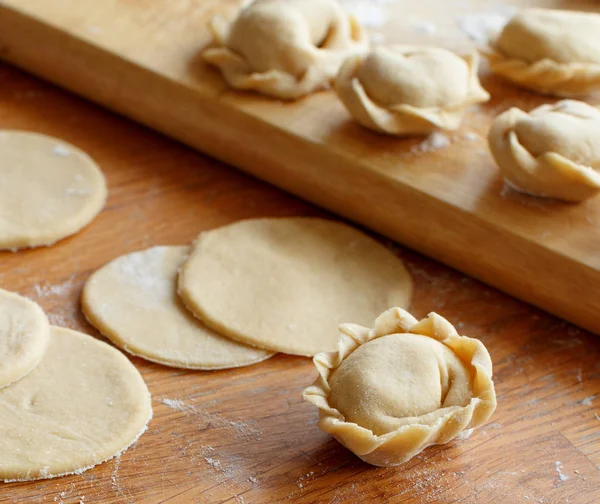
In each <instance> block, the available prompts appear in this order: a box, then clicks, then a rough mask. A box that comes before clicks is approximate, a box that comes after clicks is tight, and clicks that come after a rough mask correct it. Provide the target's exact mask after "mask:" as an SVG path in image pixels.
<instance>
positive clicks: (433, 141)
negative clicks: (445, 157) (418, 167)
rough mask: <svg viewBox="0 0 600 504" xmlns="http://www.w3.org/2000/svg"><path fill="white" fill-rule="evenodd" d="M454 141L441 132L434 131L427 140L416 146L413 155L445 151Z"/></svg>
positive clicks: (412, 150)
mask: <svg viewBox="0 0 600 504" xmlns="http://www.w3.org/2000/svg"><path fill="white" fill-rule="evenodd" d="M451 143H452V141H451V140H450V137H449V136H448V135H446V134H445V133H442V132H441V131H434V132H433V133H432V134H431V135H429V136H428V137H427V138H426V139H425V140H423V141H422V142H421V143H420V144H419V145H416V146H414V147H413V148H412V149H411V152H413V153H419V152H432V151H436V150H440V149H445V148H446V147H448V146H449V145H450V144H451Z"/></svg>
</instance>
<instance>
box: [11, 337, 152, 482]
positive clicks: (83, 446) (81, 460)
mask: <svg viewBox="0 0 600 504" xmlns="http://www.w3.org/2000/svg"><path fill="white" fill-rule="evenodd" d="M151 416H152V407H151V400H150V393H149V392H148V388H147V387H146V384H145V383H144V380H143V379H142V377H141V375H140V373H139V372H138V371H137V369H136V368H135V366H133V364H131V363H130V362H129V360H128V359H127V358H126V357H125V356H124V355H123V354H122V353H121V352H119V351H118V350H116V349H115V348H113V347H111V346H110V345H108V344H106V343H104V342H102V341H99V340H96V339H94V338H92V337H90V336H87V335H85V334H81V333H78V332H76V331H72V330H70V329H64V328H59V327H51V329H50V343H49V345H48V349H47V351H46V355H45V357H44V358H43V359H42V362H40V364H39V365H38V366H37V367H36V368H35V369H34V370H33V371H32V372H31V373H29V374H28V375H27V376H26V377H25V378H23V379H22V380H19V381H18V382H17V383H14V384H12V385H11V386H9V387H6V388H4V389H2V390H0V453H2V457H0V480H4V481H15V480H16V481H28V480H35V479H45V478H52V477H56V476H62V475H65V474H72V473H77V474H79V473H81V472H83V471H85V470H87V469H90V468H91V467H93V466H95V465H97V464H100V463H102V462H104V461H106V460H108V459H111V458H112V457H114V456H116V455H118V454H120V453H121V452H123V451H124V450H126V449H127V448H128V447H129V446H130V445H132V444H133V443H134V442H135V441H136V440H137V439H138V438H139V436H140V435H141V434H142V433H143V432H144V431H145V430H146V425H147V424H148V421H149V420H150V417H151Z"/></svg>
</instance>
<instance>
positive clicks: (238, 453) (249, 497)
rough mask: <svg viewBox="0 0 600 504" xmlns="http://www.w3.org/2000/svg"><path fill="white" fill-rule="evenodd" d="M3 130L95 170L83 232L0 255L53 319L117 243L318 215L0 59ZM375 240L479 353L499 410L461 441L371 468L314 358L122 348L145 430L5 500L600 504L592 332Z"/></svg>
mask: <svg viewBox="0 0 600 504" xmlns="http://www.w3.org/2000/svg"><path fill="white" fill-rule="evenodd" d="M6 128H14V129H28V130H35V131H39V132H42V133H45V134H49V135H53V136H57V137H59V138H62V139H64V140H66V141H68V142H72V143H73V144H75V145H77V146H79V147H81V148H82V149H84V150H85V151H87V152H88V153H89V154H90V155H92V156H93V157H94V158H95V159H96V160H97V161H98V163H99V164H100V166H101V167H102V168H103V170H104V171H105V173H106V175H107V179H108V184H109V189H110V196H109V200H108V204H107V206H106V208H105V210H104V211H103V212H102V213H101V214H100V216H99V217H98V218H97V219H96V220H95V221H94V222H93V223H92V224H91V225H90V226H89V227H88V228H86V229H85V230H84V231H83V232H81V233H79V234H78V235H76V236H74V237H72V238H69V239H66V240H64V241H62V242H59V243H58V244H57V245H55V246H53V247H51V248H40V249H34V250H28V251H23V252H19V253H15V254H12V253H7V252H4V253H0V287H1V288H5V289H10V290H14V291H18V292H20V293H22V294H25V295H28V296H29V297H31V298H32V299H34V300H36V301H38V302H40V303H41V305H42V306H43V307H44V308H45V309H46V310H47V312H48V314H49V316H50V319H51V320H52V321H53V323H55V324H58V325H65V326H69V327H73V328H75V329H78V330H82V331H84V332H87V333H88V334H92V335H95V336H99V335H98V333H97V332H95V331H94V330H93V328H91V327H90V326H89V325H87V324H86V322H85V321H84V319H83V317H82V316H81V312H80V309H79V295H80V292H81V288H82V285H83V283H84V282H85V280H86V279H87V277H88V276H89V274H90V273H91V272H92V271H94V270H95V269H97V268H98V267H100V266H101V265H102V264H104V263H106V262H107V261H109V260H111V259H113V258H114V257H116V256H118V255H120V254H124V253H127V252H131V251H134V250H137V249H140V248H144V247H148V246H151V245H154V244H180V243H187V242H189V241H190V240H191V239H192V238H194V237H195V235H196V234H197V233H198V232H199V231H202V230H204V229H210V228H213V227H216V226H219V225H222V224H226V223H229V222H232V221H235V220H237V219H241V218H246V217H258V216H284V215H319V214H320V212H319V211H318V210H317V209H315V208H313V207H310V206H308V205H307V204H305V203H302V202H301V201H299V200H297V199H295V198H293V197H291V196H288V195H286V194H284V193H282V192H280V191H279V190H276V189H274V188H273V187H270V186H268V185H266V184H264V183H262V182H258V181H257V180H255V179H252V178H249V177H247V176H245V175H242V174H241V173H239V172H237V171H235V170H233V169H230V168H228V167H226V166H224V165H221V164H219V163H217V162H214V161H211V160H209V159H207V158H205V157H203V156H201V155H199V154H196V153H194V152H193V151H191V150H189V149H187V148H186V147H183V146H182V145H179V144H177V143H175V142H172V141H169V140H166V139H164V138H162V137H160V136H159V135H157V134H155V133H152V132H151V131H149V130H146V129H144V128H142V127H139V126H136V125H134V124H132V123H129V122H128V121H126V120H123V119H120V118H119V117H116V116H114V115H112V114H109V113H106V112H104V111H102V110H100V109H98V108H97V107H95V106H93V105H90V104H88V103H85V102H83V101H81V100H79V99H76V98H74V97H72V96H69V95H67V94H65V93H64V92H61V91H59V90H57V89H55V88H53V87H51V86H49V85H47V84H43V83H40V82H37V81H35V80H34V79H32V78H30V77H27V76H25V75H24V74H22V73H20V72H18V71H16V70H14V69H11V68H9V67H5V66H0V129H6ZM0 169H1V167H0ZM386 243H388V245H389V246H390V247H393V248H394V249H396V250H397V252H398V254H399V255H400V257H402V258H403V259H404V260H405V261H406V263H407V266H408V268H409V271H410V273H411V275H412V277H413V279H414V281H415V299H414V303H413V307H412V311H413V313H414V314H415V315H416V316H419V317H420V316H424V315H425V314H426V313H428V312H429V311H431V310H435V311H437V312H439V313H441V314H442V315H444V316H446V317H447V318H448V319H449V320H450V321H451V322H453V323H454V324H456V326H457V327H458V328H459V330H460V331H461V332H462V333H464V334H467V335H470V336H474V337H478V338H481V339H482V341H484V343H485V344H486V345H487V347H488V348H489V350H490V353H491V355H492V358H493V361H494V366H495V382H496V388H497V393H498V410H497V412H496V413H495V415H494V416H493V417H492V419H491V420H490V423H489V424H488V425H486V426H484V427H482V428H481V429H479V430H476V431H475V432H474V434H473V435H472V436H471V437H470V438H469V439H468V440H466V441H463V442H460V443H451V444H449V445H446V446H441V447H433V448H430V449H428V450H426V451H425V452H424V453H423V454H421V455H419V456H418V457H416V458H415V459H413V460H412V461H410V462H409V463H407V464H405V465H403V466H401V467H399V468H395V469H380V468H374V467H371V466H368V465H366V464H364V463H363V462H361V461H360V460H359V459H358V458H356V457H354V456H353V455H352V454H351V453H349V452H348V451H347V450H346V449H344V448H343V447H342V446H341V445H339V444H338V443H337V442H336V441H334V440H332V439H331V438H330V437H329V436H327V435H325V434H324V433H322V432H321V431H319V429H318V428H317V412H316V410H315V409H314V408H313V407H311V406H310V405H308V404H305V403H303V402H302V400H301V397H300V393H301V390H302V389H303V388H304V387H305V386H306V385H308V384H310V383H311V382H312V381H313V380H314V378H315V376H316V372H315V371H314V368H313V366H312V364H311V362H310V360H309V359H304V358H300V357H290V356H284V355H278V356H276V357H274V358H272V359H270V360H269V361H266V362H264V363H261V364H258V365H255V366H251V367H248V368H243V369H239V370H231V371H218V372H189V371H183V370H177V369H170V368H167V367H164V366H160V365H154V364H151V363H148V362H145V361H143V360H141V359H135V358H134V359H132V361H133V362H134V364H135V365H136V366H137V367H138V369H140V371H141V372H142V374H143V376H144V379H145V380H146V382H147V383H148V386H149V388H150V391H151V393H152V395H153V407H154V411H155V416H154V419H153V420H152V422H151V423H150V429H149V431H148V432H147V433H146V434H144V436H143V437H142V438H141V439H140V441H139V442H138V443H137V444H136V445H135V446H134V447H133V448H132V449H130V450H129V451H127V452H126V453H125V454H124V455H123V456H122V457H121V459H120V460H118V461H111V462H108V463H106V464H103V465H102V466H99V467H97V468H95V469H93V470H91V471H89V472H86V473H85V474H83V475H81V476H70V477H65V478H61V479H57V480H49V481H40V482H33V483H19V484H9V485H2V486H0V503H2V504H12V503H19V504H38V503H66V504H72V503H79V502H81V501H83V502H84V503H85V504H91V503H94V504H96V503H102V504H111V503H119V504H120V503H150V504H158V503H174V504H175V503H177V504H178V503H184V504H189V503H205V502H207V503H220V502H228V503H246V504H249V503H274V502H298V503H327V502H333V503H342V502H348V503H354V502H378V503H387V502H390V503H391V502H393V503H403V502H404V503H417V504H421V503H423V504H425V503H455V502H461V503H468V504H472V503H481V504H508V503H510V504H513V503H545V504H555V503H565V502H570V503H577V504H592V503H597V502H599V501H600V409H599V408H598V405H599V404H600V397H596V396H598V394H599V393H600V341H598V338H597V337H595V336H593V335H591V334H589V333H587V332H585V331H582V330H580V329H578V328H576V327H574V326H571V325H569V324H567V323H565V322H562V321H559V320H557V319H555V318H553V317H551V316H549V315H546V314H544V313H542V312H539V311H537V310H536V309H534V308H531V307H529V306H527V305H525V304H523V303H521V302H518V301H514V300H512V299H510V298H508V297H507V296H505V295H503V294H501V293H499V292H497V291H495V290H493V289H491V288H489V287H486V286H484V285H482V284H480V283H478V282H477V281H474V280H471V279H469V278H467V277H464V276H462V275H460V274H458V273H456V272H454V271H452V270H450V269H448V268H446V267H443V266H439V265H437V264H435V263H433V262H431V261H429V260H427V259H424V258H423V257H421V256H419V255H417V254H415V253H413V252H409V251H407V250H405V249H402V248H399V247H397V246H394V245H393V244H392V243H391V242H386ZM65 407H68V405H65ZM0 457H1V454H0ZM557 464H558V466H557ZM557 467H558V471H557ZM561 475H562V477H561Z"/></svg>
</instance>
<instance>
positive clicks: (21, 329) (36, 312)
mask: <svg viewBox="0 0 600 504" xmlns="http://www.w3.org/2000/svg"><path fill="white" fill-rule="evenodd" d="M49 334H50V325H49V323H48V319H47V318H46V314H45V313H44V311H43V310H42V309H41V308H40V307H39V306H38V305H37V304H36V303H34V302H33V301H30V300H29V299H26V298H24V297H21V296H19V295H18V294H13V293H12V292H8V291H5V290H2V289H0V388H2V387H5V386H6V385H8V384H10V383H12V382H15V381H17V380H20V379H21V378H23V377H24V376H25V375H26V374H27V373H29V372H30V371H31V370H32V369H33V368H35V366H37V365H38V364H39V362H40V361H41V360H42V357H43V356H44V353H45V352H46V347H47V346H48V339H49Z"/></svg>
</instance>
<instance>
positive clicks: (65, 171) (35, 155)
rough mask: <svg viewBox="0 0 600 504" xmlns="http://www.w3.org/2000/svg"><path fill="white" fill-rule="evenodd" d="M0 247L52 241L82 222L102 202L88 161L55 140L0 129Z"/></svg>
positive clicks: (102, 185) (98, 179) (96, 173)
mask: <svg viewBox="0 0 600 504" xmlns="http://www.w3.org/2000/svg"><path fill="white" fill-rule="evenodd" d="M0 167H1V168H0V250H1V249H19V248H25V247H37V246H40V245H52V244H53V243H55V242H57V241H58V240H61V239H63V238H65V237H67V236H70V235H72V234H74V233H76V232H77V231H79V230H81V229H82V228H84V227H85V226H86V225H88V224H89V223H90V222H91V221H92V220H93V218H94V217H95V216H96V215H97V214H98V213H99V212H100V210H102V207H103V206H104V203H105V201H106V195H107V190H106V182H105V180H104V176H103V175H102V172H101V171H100V169H99V168H98V166H97V165H96V164H95V163H94V161H93V160H92V159H91V158H90V157H89V156H88V155H87V154H85V153H84V152H82V151H81V150H79V149H77V148H76V147H74V146H72V145H69V144H67V143H65V142H63V141H61V140H58V139H55V138H50V137H47V136H44V135H39V134H37V133H29V132H24V131H0Z"/></svg>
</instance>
